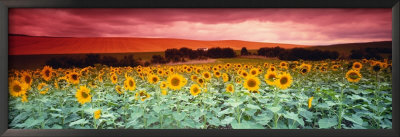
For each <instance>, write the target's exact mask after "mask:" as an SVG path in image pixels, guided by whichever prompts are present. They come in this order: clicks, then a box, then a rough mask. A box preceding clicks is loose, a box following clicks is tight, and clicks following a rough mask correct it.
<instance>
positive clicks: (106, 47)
mask: <svg viewBox="0 0 400 137" xmlns="http://www.w3.org/2000/svg"><path fill="white" fill-rule="evenodd" d="M276 46H279V47H282V48H295V47H307V46H306V45H294V44H281V43H262V42H250V41H240V40H219V41H201V40H186V39H173V38H122V37H106V38H105V37H94V38H72V37H37V36H24V35H10V36H9V55H38V54H82V53H132V52H155V51H165V50H166V49H168V48H181V47H188V48H192V49H197V48H211V47H221V48H223V47H230V48H233V49H234V50H240V49H241V48H242V47H247V49H259V48H261V47H276Z"/></svg>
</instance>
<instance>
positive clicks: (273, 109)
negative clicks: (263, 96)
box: [268, 106, 282, 113]
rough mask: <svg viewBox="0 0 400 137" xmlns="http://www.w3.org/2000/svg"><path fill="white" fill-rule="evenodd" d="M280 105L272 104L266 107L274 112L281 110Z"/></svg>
mask: <svg viewBox="0 0 400 137" xmlns="http://www.w3.org/2000/svg"><path fill="white" fill-rule="evenodd" d="M281 108H282V107H281V106H273V107H268V109H269V110H271V111H272V112H274V113H276V112H278V111H279V110H281Z"/></svg>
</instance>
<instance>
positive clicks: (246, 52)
mask: <svg viewBox="0 0 400 137" xmlns="http://www.w3.org/2000/svg"><path fill="white" fill-rule="evenodd" d="M240 55H242V56H246V55H249V52H248V51H247V48H246V47H243V48H242V50H240Z"/></svg>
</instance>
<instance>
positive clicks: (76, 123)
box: [69, 119, 89, 127]
mask: <svg viewBox="0 0 400 137" xmlns="http://www.w3.org/2000/svg"><path fill="white" fill-rule="evenodd" d="M88 122H89V121H87V120H85V119H79V120H77V121H74V122H71V123H69V126H70V127H72V126H74V125H80V124H86V123H88Z"/></svg>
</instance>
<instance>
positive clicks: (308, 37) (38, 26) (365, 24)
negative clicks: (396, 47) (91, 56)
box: [9, 8, 392, 45]
mask: <svg viewBox="0 0 400 137" xmlns="http://www.w3.org/2000/svg"><path fill="white" fill-rule="evenodd" d="M391 29H392V11H391V9H390V8H387V9H10V10H9V33H12V34H26V35H32V36H54V37H150V38H179V39H192V40H244V41H254V42H273V43H288V44H301V45H328V44H337V43H352V42H370V41H386V40H389V41H390V40H392V31H391Z"/></svg>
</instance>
